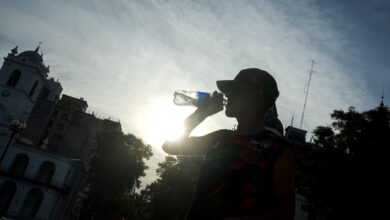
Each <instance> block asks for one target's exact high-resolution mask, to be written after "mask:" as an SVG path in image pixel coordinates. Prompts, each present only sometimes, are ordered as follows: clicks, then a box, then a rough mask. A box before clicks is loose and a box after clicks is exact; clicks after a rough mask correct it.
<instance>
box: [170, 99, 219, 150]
mask: <svg viewBox="0 0 390 220" xmlns="http://www.w3.org/2000/svg"><path fill="white" fill-rule="evenodd" d="M221 110H223V94H222V93H218V92H214V93H213V94H212V96H211V98H210V100H209V102H208V104H207V106H205V107H200V108H198V109H196V111H195V112H194V113H192V114H191V115H190V116H189V117H188V118H187V119H186V120H185V121H184V127H185V128H184V129H185V130H184V134H183V135H182V137H181V138H179V139H177V140H174V141H169V140H168V141H166V142H165V143H164V144H163V146H162V148H163V150H164V151H165V152H166V153H168V154H173V155H202V154H205V153H206V152H207V149H208V148H209V146H210V145H211V144H212V143H213V142H214V141H215V138H218V135H216V134H217V133H218V132H217V133H216V132H213V133H210V134H208V135H205V136H200V137H190V134H191V132H192V131H193V130H194V128H196V127H197V126H198V125H199V124H200V123H201V122H202V121H204V120H205V119H206V118H207V117H208V116H211V115H213V114H215V113H217V112H220V111H221Z"/></svg>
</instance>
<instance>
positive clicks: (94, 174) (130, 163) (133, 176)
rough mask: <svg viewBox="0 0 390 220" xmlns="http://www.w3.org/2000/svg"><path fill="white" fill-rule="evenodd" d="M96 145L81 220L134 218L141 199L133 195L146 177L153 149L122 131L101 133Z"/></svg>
mask: <svg viewBox="0 0 390 220" xmlns="http://www.w3.org/2000/svg"><path fill="white" fill-rule="evenodd" d="M96 142H97V147H96V149H95V151H94V153H93V156H92V158H91V160H90V167H89V170H88V171H87V179H86V186H87V187H86V198H85V199H84V200H83V202H82V215H81V218H82V219H88V218H90V217H92V216H94V219H120V218H121V217H122V216H129V215H132V212H134V209H133V206H134V203H135V201H134V200H135V199H137V198H136V196H135V195H133V194H132V193H133V191H134V189H135V187H139V186H140V180H139V178H140V177H142V176H144V175H145V170H146V169H147V166H146V165H145V162H144V159H149V158H150V157H151V156H152V152H151V147H150V146H149V145H145V144H144V143H143V142H142V140H141V139H139V138H137V137H135V136H134V135H132V134H127V135H124V134H123V133H122V132H106V133H101V134H99V135H98V137H97V139H96Z"/></svg>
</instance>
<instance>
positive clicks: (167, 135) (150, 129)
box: [146, 105, 188, 146]
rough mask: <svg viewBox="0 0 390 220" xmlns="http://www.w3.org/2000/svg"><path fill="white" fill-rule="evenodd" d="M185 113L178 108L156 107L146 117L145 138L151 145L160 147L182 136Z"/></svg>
mask: <svg viewBox="0 0 390 220" xmlns="http://www.w3.org/2000/svg"><path fill="white" fill-rule="evenodd" d="M186 115H188V113H187V111H185V110H184V109H183V108H180V107H178V106H163V105H162V106H157V107H155V108H153V109H151V111H150V112H149V113H148V116H147V127H146V129H147V136H148V139H149V141H150V142H151V144H152V145H160V146H161V145H162V144H163V142H164V141H166V140H174V139H177V138H179V137H180V136H181V135H182V134H183V129H184V127H183V120H184V118H185V117H186Z"/></svg>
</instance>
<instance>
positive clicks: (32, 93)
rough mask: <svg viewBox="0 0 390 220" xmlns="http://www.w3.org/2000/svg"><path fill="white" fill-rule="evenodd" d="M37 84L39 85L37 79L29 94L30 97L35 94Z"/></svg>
mask: <svg viewBox="0 0 390 220" xmlns="http://www.w3.org/2000/svg"><path fill="white" fill-rule="evenodd" d="M37 85H38V81H35V82H34V85H33V87H32V88H31V90H30V93H29V94H28V95H29V96H30V97H31V96H33V95H34V92H35V89H36V88H37Z"/></svg>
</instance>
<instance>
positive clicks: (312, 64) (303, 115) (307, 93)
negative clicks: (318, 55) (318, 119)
mask: <svg viewBox="0 0 390 220" xmlns="http://www.w3.org/2000/svg"><path fill="white" fill-rule="evenodd" d="M314 62H315V61H314V60H311V69H310V73H309V82H308V83H307V88H306V91H305V93H306V97H305V104H303V110H302V116H301V124H300V125H299V128H302V123H303V118H304V117H305V110H306V103H307V97H308V96H309V89H310V82H311V75H312V74H313V72H314V71H313V67H314Z"/></svg>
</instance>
